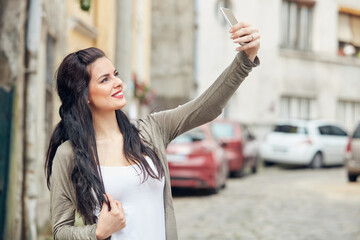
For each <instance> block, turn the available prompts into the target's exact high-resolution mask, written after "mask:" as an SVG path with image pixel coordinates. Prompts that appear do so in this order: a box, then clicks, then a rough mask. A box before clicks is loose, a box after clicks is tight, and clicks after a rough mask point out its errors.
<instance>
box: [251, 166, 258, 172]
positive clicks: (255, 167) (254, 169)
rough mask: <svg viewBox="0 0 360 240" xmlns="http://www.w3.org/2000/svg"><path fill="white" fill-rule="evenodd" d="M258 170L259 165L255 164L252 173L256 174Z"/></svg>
mask: <svg viewBox="0 0 360 240" xmlns="http://www.w3.org/2000/svg"><path fill="white" fill-rule="evenodd" d="M256 172H257V166H256V165H255V166H252V167H251V173H252V174H255V173H256Z"/></svg>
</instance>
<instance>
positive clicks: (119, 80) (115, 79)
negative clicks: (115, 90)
mask: <svg viewBox="0 0 360 240" xmlns="http://www.w3.org/2000/svg"><path fill="white" fill-rule="evenodd" d="M114 82H115V87H120V86H122V85H123V81H122V80H121V79H120V78H119V77H117V76H114Z"/></svg>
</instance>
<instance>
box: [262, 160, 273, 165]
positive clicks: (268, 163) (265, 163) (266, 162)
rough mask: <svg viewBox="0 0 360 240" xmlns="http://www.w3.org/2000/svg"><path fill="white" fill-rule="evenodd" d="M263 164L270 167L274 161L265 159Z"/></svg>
mask: <svg viewBox="0 0 360 240" xmlns="http://www.w3.org/2000/svg"><path fill="white" fill-rule="evenodd" d="M263 165H264V167H270V166H273V165H274V163H273V162H269V161H266V160H264V161H263Z"/></svg>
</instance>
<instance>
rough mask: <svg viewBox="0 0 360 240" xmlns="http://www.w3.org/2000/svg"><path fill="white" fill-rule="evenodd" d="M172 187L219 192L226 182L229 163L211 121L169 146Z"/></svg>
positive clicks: (181, 136)
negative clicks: (214, 134) (216, 138)
mask: <svg viewBox="0 0 360 240" xmlns="http://www.w3.org/2000/svg"><path fill="white" fill-rule="evenodd" d="M167 159H168V163H169V171H170V178H171V186H172V187H189V188H198V189H201V188H203V189H208V190H209V191H210V192H212V193H217V192H218V191H219V190H220V189H221V188H222V187H224V186H225V184H226V179H227V175H228V163H227V162H226V158H225V157H224V151H223V149H222V147H221V146H220V145H219V143H218V142H217V141H216V140H215V139H214V137H213V136H212V134H211V130H210V126H209V124H205V125H202V126H200V127H198V128H195V129H193V130H190V131H188V132H186V133H184V134H182V135H180V136H178V137H177V138H175V139H174V140H173V141H172V142H171V143H170V144H169V145H168V147H167Z"/></svg>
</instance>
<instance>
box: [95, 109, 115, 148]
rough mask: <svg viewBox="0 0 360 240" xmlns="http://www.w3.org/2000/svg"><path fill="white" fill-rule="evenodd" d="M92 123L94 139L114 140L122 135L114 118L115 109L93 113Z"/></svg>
mask: <svg viewBox="0 0 360 240" xmlns="http://www.w3.org/2000/svg"><path fill="white" fill-rule="evenodd" d="M92 118H93V125H94V130H95V137H96V141H102V140H115V139H117V138H118V137H119V136H122V134H121V132H120V129H119V125H118V123H117V120H116V114H115V111H111V112H106V113H104V112H102V113H101V114H100V113H93V114H92Z"/></svg>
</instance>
